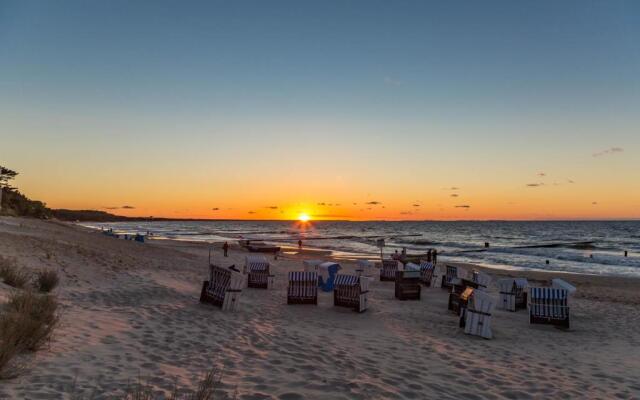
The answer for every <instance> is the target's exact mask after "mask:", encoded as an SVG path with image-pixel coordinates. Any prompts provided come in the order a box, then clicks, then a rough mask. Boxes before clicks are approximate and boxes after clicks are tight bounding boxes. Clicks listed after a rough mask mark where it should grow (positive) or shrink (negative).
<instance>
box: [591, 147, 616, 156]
mask: <svg viewBox="0 0 640 400" xmlns="http://www.w3.org/2000/svg"><path fill="white" fill-rule="evenodd" d="M623 151H624V149H623V148H622V147H610V148H608V149H606V150H602V151H598V152H595V153H593V154H592V156H593V157H601V156H606V155H608V154H615V153H622V152H623Z"/></svg>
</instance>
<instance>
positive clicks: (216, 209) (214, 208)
mask: <svg viewBox="0 0 640 400" xmlns="http://www.w3.org/2000/svg"><path fill="white" fill-rule="evenodd" d="M219 209H220V208H218V207H213V208H212V209H211V211H218V210H219Z"/></svg>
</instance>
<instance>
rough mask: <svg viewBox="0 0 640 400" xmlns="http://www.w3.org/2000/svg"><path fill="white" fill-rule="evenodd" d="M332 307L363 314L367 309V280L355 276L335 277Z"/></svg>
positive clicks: (340, 275)
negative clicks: (347, 308) (348, 309)
mask: <svg viewBox="0 0 640 400" xmlns="http://www.w3.org/2000/svg"><path fill="white" fill-rule="evenodd" d="M334 285H335V286H334V289H333V305H334V306H338V307H349V308H353V309H354V310H355V311H357V312H364V311H366V309H367V307H368V298H369V279H368V278H365V277H359V276H355V275H342V274H338V275H336V279H335V282H334Z"/></svg>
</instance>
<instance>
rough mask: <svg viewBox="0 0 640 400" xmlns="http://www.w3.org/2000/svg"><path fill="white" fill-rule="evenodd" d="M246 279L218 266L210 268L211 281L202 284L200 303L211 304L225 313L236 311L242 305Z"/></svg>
mask: <svg viewBox="0 0 640 400" xmlns="http://www.w3.org/2000/svg"><path fill="white" fill-rule="evenodd" d="M243 286H244V277H243V276H242V274H240V273H239V272H236V271H233V270H231V269H229V268H222V267H218V266H216V265H210V266H209V280H208V281H204V282H202V290H201V292H200V302H201V303H210V304H213V305H215V306H218V307H220V308H221V309H222V310H223V311H227V310H229V311H235V310H237V308H238V305H239V303H240V295H241V294H242V287H243Z"/></svg>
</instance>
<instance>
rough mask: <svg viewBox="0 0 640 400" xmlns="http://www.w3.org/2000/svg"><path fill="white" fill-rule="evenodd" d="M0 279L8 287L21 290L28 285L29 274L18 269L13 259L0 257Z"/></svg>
mask: <svg viewBox="0 0 640 400" xmlns="http://www.w3.org/2000/svg"><path fill="white" fill-rule="evenodd" d="M0 279H2V280H3V281H4V283H6V284H7V285H9V286H12V287H14V288H18V289H23V288H24V287H26V286H27V284H28V283H29V274H28V273H27V272H26V271H24V270H20V269H19V268H18V264H17V263H16V260H15V259H14V258H7V257H2V256H0Z"/></svg>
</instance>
